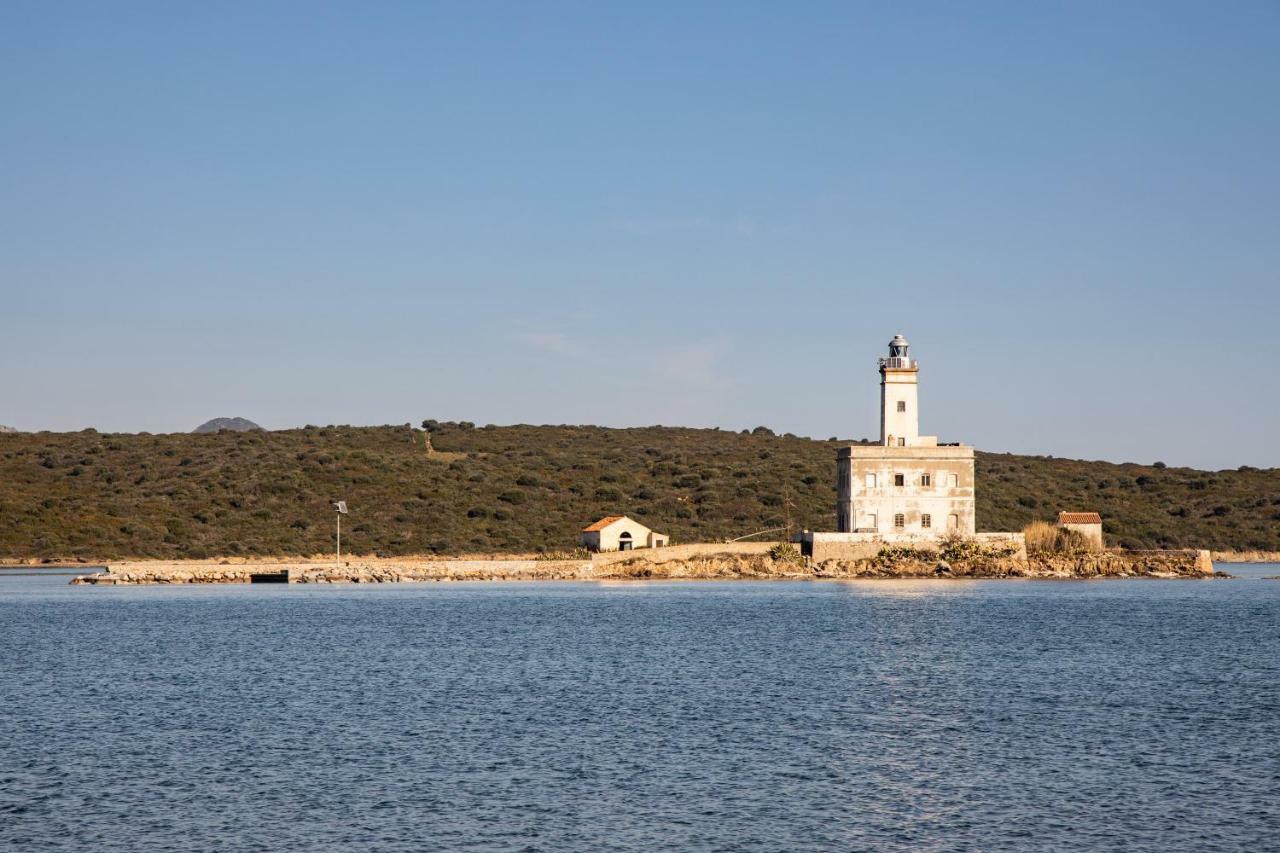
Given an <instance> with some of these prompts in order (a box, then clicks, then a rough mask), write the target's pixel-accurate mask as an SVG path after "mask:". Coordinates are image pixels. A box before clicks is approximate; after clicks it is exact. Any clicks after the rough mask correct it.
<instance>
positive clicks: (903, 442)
mask: <svg viewBox="0 0 1280 853" xmlns="http://www.w3.org/2000/svg"><path fill="white" fill-rule="evenodd" d="M898 446H899V447H906V446H907V440H906V439H905V438H900V439H898Z"/></svg>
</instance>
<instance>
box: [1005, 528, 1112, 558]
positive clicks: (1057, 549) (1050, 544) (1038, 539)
mask: <svg viewBox="0 0 1280 853" xmlns="http://www.w3.org/2000/svg"><path fill="white" fill-rule="evenodd" d="M1022 533H1023V535H1025V536H1026V537H1027V553H1028V554H1081V553H1084V552H1087V551H1093V550H1095V549H1094V548H1093V547H1092V546H1091V544H1090V543H1089V540H1087V539H1085V537H1084V536H1082V535H1081V534H1080V533H1079V532H1077V531H1075V530H1068V529H1067V528H1065V527H1059V526H1058V525H1056V524H1050V523H1049V522H1047V521H1033V522H1031V523H1030V524H1028V525H1027V526H1026V527H1024V528H1022Z"/></svg>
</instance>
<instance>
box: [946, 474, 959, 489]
mask: <svg viewBox="0 0 1280 853" xmlns="http://www.w3.org/2000/svg"><path fill="white" fill-rule="evenodd" d="M947 485H948V486H950V487H951V488H953V489H954V488H956V487H957V486H959V485H960V477H959V476H958V475H956V474H948V475H947Z"/></svg>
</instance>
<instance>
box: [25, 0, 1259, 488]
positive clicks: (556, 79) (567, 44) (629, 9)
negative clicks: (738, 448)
mask: <svg viewBox="0 0 1280 853" xmlns="http://www.w3.org/2000/svg"><path fill="white" fill-rule="evenodd" d="M1277 43H1280V4H1278V3H1275V2H1252V3H1251V2H1231V1H1230V0H1228V2H1201V3H1179V2H1172V0H1162V2H1150V3H1143V2H1129V0H1121V2H1115V0H1108V2H1098V3H1090V2H1070V3H1054V2H1035V3H1026V2H1008V3H983V2H974V3H965V4H957V3H942V2H939V3H928V2H908V3H879V4H871V3H855V2H837V3H820V2H804V3H776V2H769V3H750V2H702V3H690V2H678V3H676V2H672V3H662V2H644V3H630V4H623V3H596V2H583V3H556V2H542V3H515V2H511V3H499V2H492V3H471V2H458V3H420V2H405V3H394V2H351V3H321V2H298V3H271V2H263V3H259V2H254V3H249V2H244V3H237V2H226V3H196V2H157V3H142V2H120V3H109V4H108V3H83V4H78V3H60V2H50V0H39V2H17V1H16V0H8V2H5V3H3V4H0V81H3V82H0V311H2V313H0V362H2V364H3V369H2V370H0V423H3V424H8V425H11V426H14V427H17V428H19V429H26V430H42V429H48V430H78V429H83V428H86V427H93V428H96V429H98V430H101V431H104V432H106V431H112V432H135V431H149V432H173V431H185V430H189V429H192V428H194V427H195V426H196V425H198V424H200V423H201V422H203V421H205V420H207V419H209V418H212V417H218V416H228V417H229V416H242V417H247V418H250V419H251V420H254V421H256V422H257V423H259V424H262V425H263V426H265V427H267V428H269V429H278V428H287V427H292V426H300V425H303V424H308V423H312V424H330V423H349V424H382V423H415V424H416V423H418V422H420V421H422V420H423V419H426V418H434V419H437V420H469V421H474V422H476V423H478V424H485V423H498V424H507V423H552V424H555V423H592V424H602V425H610V426H637V425H650V424H667V425H683V426H719V427H722V428H726V429H743V428H751V427H755V426H757V425H765V426H768V427H770V428H772V429H774V430H775V431H777V432H780V433H781V432H793V433H796V434H799V435H808V436H813V437H816V438H827V437H829V436H839V437H842V438H859V437H863V436H875V435H877V434H878V431H879V426H878V417H879V377H878V374H877V372H876V359H877V358H878V357H879V356H881V355H884V354H886V345H887V342H888V340H889V338H890V337H891V336H892V335H893V334H895V333H899V332H900V333H902V334H904V335H906V336H907V337H908V339H909V340H910V341H911V342H912V345H913V346H912V355H913V356H915V357H916V358H918V359H919V362H920V368H921V372H920V382H921V391H920V406H921V430H922V431H923V432H925V433H928V434H937V435H939V436H940V437H941V439H942V440H945V441H963V442H965V443H967V444H974V445H976V446H977V447H978V448H980V449H983V450H991V451H1000V452H1005V451H1007V452H1013V453H1033V454H1043V455H1054V456H1063V457H1072V458H1083V459H1108V460H1112V461H1132V462H1143V463H1150V462H1153V461H1156V460H1160V461H1164V462H1166V463H1168V464H1169V465H1188V466H1195V467H1202V468H1215V469H1216V468H1233V467H1236V466H1240V465H1252V466H1256V467H1276V466H1280V335H1278V334H1277V331H1278V328H1280V157H1278V156H1277V152H1280V50H1277V49H1276V44H1277Z"/></svg>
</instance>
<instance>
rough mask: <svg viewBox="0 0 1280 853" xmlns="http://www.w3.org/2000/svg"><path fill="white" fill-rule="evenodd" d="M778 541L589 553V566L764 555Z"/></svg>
mask: <svg viewBox="0 0 1280 853" xmlns="http://www.w3.org/2000/svg"><path fill="white" fill-rule="evenodd" d="M778 544H779V543H777V542H721V543H717V542H698V543H694V544H690V545H668V546H666V547H665V548H643V549H637V550H634V551H611V552H604V553H600V554H592V555H591V565H592V567H593V568H595V569H601V568H606V567H608V566H610V565H613V564H614V563H619V562H627V563H630V562H635V561H637V560H639V561H643V562H646V563H652V564H655V565H657V564H661V563H673V562H679V561H681V560H691V559H696V558H699V557H707V556H710V555H712V554H732V555H735V556H750V555H763V554H768V553H769V551H770V550H771V549H772V548H774V547H775V546H776V545H778Z"/></svg>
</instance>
